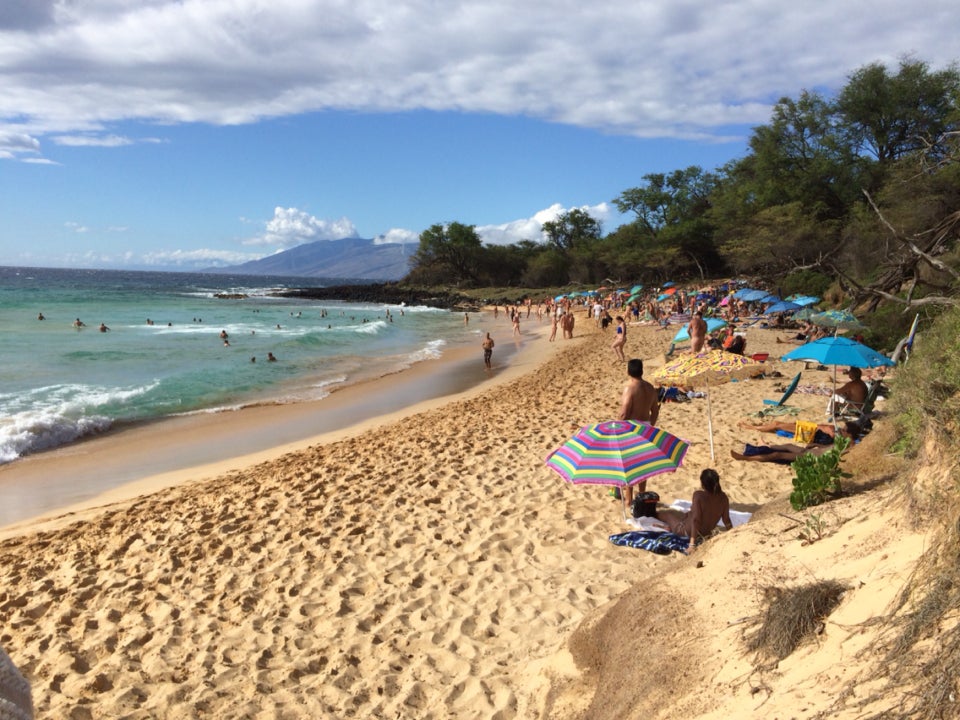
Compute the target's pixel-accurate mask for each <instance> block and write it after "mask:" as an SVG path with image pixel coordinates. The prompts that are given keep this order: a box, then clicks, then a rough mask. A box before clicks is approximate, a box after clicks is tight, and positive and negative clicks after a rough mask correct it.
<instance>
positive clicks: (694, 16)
mask: <svg viewBox="0 0 960 720" xmlns="http://www.w3.org/2000/svg"><path fill="white" fill-rule="evenodd" d="M864 7H865V6H864V5H863V4H862V3H853V2H836V1H835V0H810V2H806V3H798V2H796V1H795V0H738V2H726V3H708V2H703V1H702V0H677V1H676V2H673V3H665V2H661V1H660V0H637V1H636V2H633V3H624V2H622V0H594V1H593V2H591V3H589V4H587V5H583V4H581V5H577V6H576V7H575V8H574V6H571V5H570V4H569V3H567V2H561V1H560V0H528V1H527V2H524V3H520V4H518V3H515V2H513V0H461V1H460V2H456V3H447V4H441V5H438V4H437V3H435V2H433V1H432V0H359V1H358V2H355V3H342V2H336V1H335V0H272V1H271V2H270V3H265V2H263V0H144V1H143V2H129V1H128V0H86V1H85V2H82V3H81V2H69V3H68V2H54V0H29V1H27V0H14V1H13V2H10V0H7V2H6V3H5V4H4V5H3V9H2V10H0V87H2V88H3V92H2V93H0V153H5V156H6V157H10V156H11V153H12V154H16V153H18V152H23V151H24V150H23V149H22V148H21V149H20V150H11V149H10V148H5V147H4V144H3V141H2V134H3V133H4V132H5V130H6V131H15V132H17V133H21V134H23V133H25V134H26V135H28V136H33V137H38V136H39V137H42V136H46V135H59V136H61V137H63V138H85V137H86V138H88V143H89V142H91V141H90V140H89V138H90V137H92V138H100V142H110V141H112V140H111V138H114V136H113V135H112V134H111V133H110V131H109V127H110V125H111V123H113V122H116V121H119V120H126V119H138V120H142V121H148V122H192V121H201V122H209V123H214V124H231V123H246V122H252V121H255V120H257V119H259V118H263V117H280V116H284V115H290V114H299V113H304V112H309V111H317V110H324V109H339V110H356V111H362V112H381V111H403V110H410V109H431V110H454V111H467V112H485V113H501V114H509V115H526V116H531V117H537V118H543V119H546V120H549V121H553V122H561V123H568V124H572V125H577V126H582V127H590V128H597V129H601V130H604V131H608V132H616V133H624V134H631V135H635V136H639V137H686V138H718V139H723V138H724V137H726V135H727V134H728V133H729V132H730V130H729V128H730V127H731V126H733V125H743V124H747V125H749V124H757V123H762V122H766V121H767V119H768V117H769V108H770V103H771V102H774V101H776V100H777V99H778V98H779V97H780V96H781V95H795V94H796V93H797V92H799V90H800V89H802V88H803V87H817V88H837V87H840V86H842V85H843V83H844V82H845V81H846V75H847V74H848V73H849V72H851V71H852V70H854V69H856V68H858V67H861V66H862V65H864V64H866V63H869V62H874V61H881V62H885V63H888V64H889V63H895V62H896V61H897V59H898V58H899V57H901V56H903V55H906V54H910V53H913V54H916V55H917V56H918V57H920V58H921V59H923V60H927V61H929V62H931V63H932V64H933V65H934V66H936V67H942V66H944V65H945V64H947V63H949V62H951V61H953V60H954V59H955V55H956V47H957V46H956V41H955V35H956V28H957V27H960V6H958V5H957V4H956V3H948V2H944V1H943V0H915V2H912V3H904V2H902V0H875V2H873V3H870V6H869V11H865V10H864ZM811 38H816V42H812V41H811ZM119 139H120V140H122V139H123V138H119ZM33 152H37V148H34V149H33Z"/></svg>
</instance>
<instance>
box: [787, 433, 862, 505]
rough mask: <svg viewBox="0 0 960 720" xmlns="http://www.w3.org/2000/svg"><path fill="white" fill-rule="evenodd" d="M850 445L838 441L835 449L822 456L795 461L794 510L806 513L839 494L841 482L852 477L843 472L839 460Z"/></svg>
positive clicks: (792, 500)
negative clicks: (808, 508) (810, 508)
mask: <svg viewBox="0 0 960 720" xmlns="http://www.w3.org/2000/svg"><path fill="white" fill-rule="evenodd" d="M849 444H850V441H849V440H848V439H847V438H844V437H835V438H834V440H833V447H832V448H831V449H830V450H827V452H825V453H823V454H822V455H814V454H812V453H807V454H805V455H801V456H800V457H798V458H797V459H796V460H794V461H793V462H792V463H791V464H790V467H791V468H793V472H794V473H796V477H794V478H793V492H792V493H790V505H791V506H793V509H794V510H803V509H804V508H807V507H812V506H813V505H820V504H821V503H824V502H826V501H827V500H828V499H829V498H830V497H831V496H833V495H838V494H839V493H840V479H841V478H843V477H850V476H849V475H847V474H845V473H843V472H842V471H841V470H840V456H841V455H842V454H843V451H844V450H846V449H847V446H848V445H849Z"/></svg>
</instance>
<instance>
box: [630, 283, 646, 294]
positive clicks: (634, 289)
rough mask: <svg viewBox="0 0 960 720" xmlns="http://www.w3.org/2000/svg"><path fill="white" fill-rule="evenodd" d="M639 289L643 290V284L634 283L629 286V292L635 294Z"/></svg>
mask: <svg viewBox="0 0 960 720" xmlns="http://www.w3.org/2000/svg"><path fill="white" fill-rule="evenodd" d="M641 290H643V285H634V286H633V287H632V288H630V294H631V295H636V294H637V293H638V292H640V291H641Z"/></svg>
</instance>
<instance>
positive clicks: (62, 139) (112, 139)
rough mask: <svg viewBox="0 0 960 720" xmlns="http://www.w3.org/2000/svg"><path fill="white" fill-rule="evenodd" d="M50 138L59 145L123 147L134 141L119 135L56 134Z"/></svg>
mask: <svg viewBox="0 0 960 720" xmlns="http://www.w3.org/2000/svg"><path fill="white" fill-rule="evenodd" d="M50 139H51V140H52V141H53V142H55V143H56V144H57V145H67V146H69V147H123V146H124V145H132V144H133V142H134V141H133V140H131V139H130V138H126V137H120V136H118V135H99V136H97V135H54V136H52V137H51V138H50Z"/></svg>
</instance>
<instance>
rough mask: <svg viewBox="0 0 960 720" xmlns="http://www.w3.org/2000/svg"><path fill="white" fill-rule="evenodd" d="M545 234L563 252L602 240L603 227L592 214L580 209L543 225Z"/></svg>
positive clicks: (570, 211)
mask: <svg viewBox="0 0 960 720" xmlns="http://www.w3.org/2000/svg"><path fill="white" fill-rule="evenodd" d="M543 234H544V235H546V237H547V240H548V241H549V242H550V243H551V244H553V245H554V247H556V248H557V249H558V250H560V251H561V252H567V251H570V250H573V249H574V248H576V247H582V246H584V245H589V244H591V243H593V242H595V241H596V240H599V239H600V236H601V235H602V234H603V226H602V225H601V223H600V221H599V220H597V219H596V218H594V217H593V216H592V215H590V213H588V212H586V211H585V210H581V209H580V208H574V209H573V210H568V211H567V212H565V213H562V214H561V215H559V216H558V217H557V219H556V220H548V221H547V222H545V223H544V224H543Z"/></svg>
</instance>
